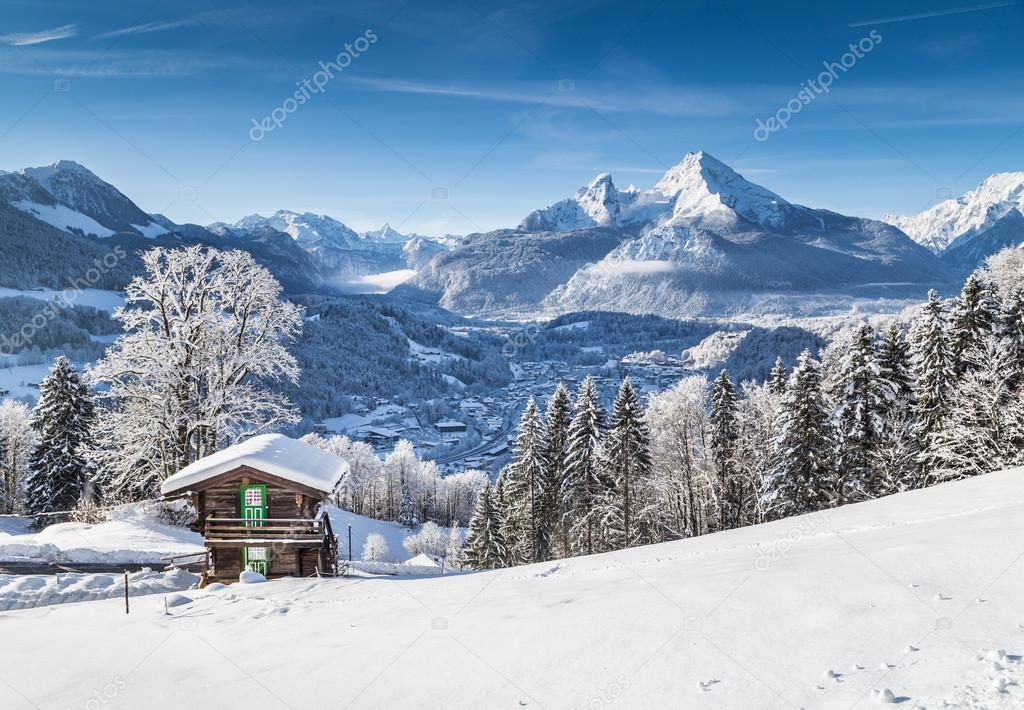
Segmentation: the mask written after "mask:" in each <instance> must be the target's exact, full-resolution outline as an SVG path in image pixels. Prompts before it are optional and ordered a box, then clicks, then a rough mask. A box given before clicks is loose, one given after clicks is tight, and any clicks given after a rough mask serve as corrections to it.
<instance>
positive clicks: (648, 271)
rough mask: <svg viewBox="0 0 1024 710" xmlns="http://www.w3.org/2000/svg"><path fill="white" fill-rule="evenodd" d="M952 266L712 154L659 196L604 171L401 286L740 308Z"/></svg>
mask: <svg viewBox="0 0 1024 710" xmlns="http://www.w3.org/2000/svg"><path fill="white" fill-rule="evenodd" d="M951 280H952V274H951V270H950V269H949V267H948V266H947V265H946V264H944V263H943V262H942V260H941V259H940V258H939V257H938V256H937V255H936V254H934V253H933V252H931V251H930V250H928V249H926V248H924V247H922V246H921V245H919V244H917V243H916V242H915V241H913V240H912V239H910V238H909V237H908V236H907V235H906V234H904V233H903V232H902V231H900V230H899V229H898V228H896V227H894V226H892V225H890V224H887V223H885V222H881V221H878V220H872V219H863V218H858V217H847V216H844V215H840V214H837V213H835V212H830V211H828V210H819V209H813V208H810V207H804V206H802V205H797V204H793V203H791V202H788V201H787V200H785V199H784V198H782V197H780V196H779V195H777V194H775V193H773V192H771V191H770V190H768V189H766V188H764V187H761V186H760V185H756V184H754V183H752V182H750V181H748V180H746V179H745V178H743V177H742V176H741V175H739V174H738V173H737V172H736V171H734V170H733V169H732V168H730V167H729V166H727V165H725V164H724V163H722V162H720V161H718V160H716V159H715V158H714V157H712V156H711V155H709V154H707V153H704V152H696V153H689V154H687V155H686V156H685V157H684V158H683V160H682V161H681V162H680V163H679V164H678V165H675V166H673V167H672V168H670V169H669V170H668V171H667V172H666V173H665V174H664V176H663V177H662V178H661V179H660V180H659V181H658V182H657V183H655V185H654V186H653V187H652V188H650V189H648V190H643V191H640V190H637V189H636V188H634V187H630V188H628V189H626V190H619V189H618V188H617V187H616V186H615V184H614V182H613V180H612V177H611V175H609V174H607V173H604V174H601V175H599V176H597V177H596V178H595V179H594V180H592V181H591V182H590V183H589V184H587V185H586V186H585V187H583V188H581V189H580V190H579V191H578V192H577V193H576V195H575V196H573V197H571V198H568V199H565V200H562V201H560V202H556V203H555V204H553V205H551V206H550V207H546V208H544V209H540V210H535V211H533V212H531V213H530V214H529V215H527V216H526V218H525V219H524V220H523V221H522V223H521V224H520V225H519V227H518V228H517V229H516V230H500V231H497V232H491V233H487V234H478V235H470V236H469V237H467V238H466V240H465V242H464V243H463V244H461V245H459V246H457V247H456V248H454V249H452V250H450V251H448V252H445V253H443V254H440V255H438V256H437V257H435V258H434V259H433V260H432V261H431V262H430V263H429V264H428V265H427V266H426V267H424V268H423V269H421V270H420V271H419V273H418V274H417V276H416V278H415V279H413V280H412V281H410V282H409V283H408V284H406V285H405V286H403V287H402V290H403V291H405V292H415V293H417V294H418V295H420V296H421V297H430V298H434V299H436V300H437V301H438V302H439V303H440V305H442V306H444V307H446V308H450V309H452V310H456V311H460V312H470V313H483V312H488V311H491V310H507V311H529V310H531V309H541V310H544V311H548V312H556V313H558V312H571V311H579V310H615V311H626V312H632V313H654V314H658V315H662V316H669V317H690V316H697V315H729V314H735V313H740V312H748V311H750V310H752V309H756V305H757V304H758V303H759V302H763V301H766V300H771V299H775V298H776V297H778V296H779V295H787V296H788V295H795V296H799V295H802V294H804V295H806V294H826V295H827V294H830V293H833V294H839V293H850V292H851V290H860V291H861V292H866V291H864V289H879V288H892V287H894V286H899V287H901V288H904V289H906V288H908V287H909V288H911V289H913V288H914V287H916V289H917V290H918V291H922V290H923V289H925V288H926V287H928V286H931V285H936V284H942V283H946V282H948V281H951Z"/></svg>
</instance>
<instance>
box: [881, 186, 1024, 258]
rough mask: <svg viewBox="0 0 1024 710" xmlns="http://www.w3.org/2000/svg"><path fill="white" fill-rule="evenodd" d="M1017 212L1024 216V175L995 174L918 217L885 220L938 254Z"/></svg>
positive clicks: (894, 215) (891, 217) (904, 216)
mask: <svg viewBox="0 0 1024 710" xmlns="http://www.w3.org/2000/svg"><path fill="white" fill-rule="evenodd" d="M1013 212H1024V172H1007V173H995V174H994V175H990V176H989V177H987V178H985V180H983V181H982V182H981V183H980V184H979V185H978V187H976V188H975V189H973V190H971V191H970V192H968V193H966V194H964V195H963V196H962V197H956V198H952V199H948V200H943V201H942V202H940V203H938V204H937V205H935V206H933V207H930V208H928V209H926V210H925V211H923V212H921V213H919V214H916V215H896V214H886V215H883V216H882V220H883V221H885V222H888V223H889V224H892V225H893V226H896V227H899V228H900V229H902V230H903V231H904V232H906V234H907V235H908V236H910V238H911V239H913V240H914V241H916V242H918V243H919V244H922V245H924V246H926V247H928V248H929V249H931V250H932V251H934V252H940V251H943V250H944V249H945V248H946V247H948V246H949V245H950V244H952V243H953V242H954V241H955V240H957V239H959V238H960V237H964V238H968V237H970V236H971V235H976V234H980V233H982V232H986V231H988V230H989V229H991V228H992V227H994V226H996V225H997V224H998V223H999V222H1000V221H1001V220H1003V219H1004V218H1006V217H1013V216H1015V215H1013V214H1011V213H1013Z"/></svg>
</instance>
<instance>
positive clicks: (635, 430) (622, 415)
mask: <svg viewBox="0 0 1024 710" xmlns="http://www.w3.org/2000/svg"><path fill="white" fill-rule="evenodd" d="M602 460H603V463H604V465H605V466H606V477H607V479H608V480H609V481H610V483H611V487H610V488H609V489H608V490H607V491H606V493H605V495H606V500H605V503H604V508H605V513H604V516H603V518H604V528H605V529H604V533H603V535H602V536H603V537H605V538H606V539H607V540H608V542H609V544H610V545H611V546H612V547H613V548H618V549H624V548H627V547H632V546H633V545H638V544H641V543H643V542H644V541H645V539H646V537H647V536H648V535H649V533H650V532H651V531H649V530H644V529H643V528H642V526H641V525H639V524H638V518H639V517H640V516H639V514H638V513H639V509H640V501H641V496H640V492H641V489H642V486H643V485H644V483H645V482H646V481H647V480H648V479H649V478H650V475H651V453H650V432H649V431H648V429H647V422H646V420H645V419H644V412H643V408H642V407H641V406H640V400H639V398H638V397H637V394H636V390H635V389H634V388H633V383H632V382H631V381H630V379H629V377H626V378H625V379H624V380H623V381H622V385H621V386H620V387H619V393H618V396H617V397H616V398H615V406H614V407H613V408H612V416H611V420H610V422H609V427H608V436H607V439H606V442H605V446H604V455H603V457H602Z"/></svg>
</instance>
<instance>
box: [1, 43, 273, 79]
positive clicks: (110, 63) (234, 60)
mask: <svg viewBox="0 0 1024 710" xmlns="http://www.w3.org/2000/svg"><path fill="white" fill-rule="evenodd" d="M238 69H245V70H249V71H257V70H258V71H263V72H270V71H272V70H273V67H271V66H268V65H267V64H265V63H263V62H254V61H250V60H246V59H243V58H240V57H234V56H227V55H216V54H208V55H183V54H181V53H180V52H164V51H150V50H146V51H135V52H107V53H105V54H104V55H103V57H102V58H101V59H97V57H96V52H94V51H93V52H87V51H84V50H81V51H79V50H56V49H45V48H40V49H39V50H37V51H36V52H34V53H33V55H32V56H27V55H26V53H24V52H18V51H15V50H13V49H0V74H22V75H29V76H61V77H86V78H98V79H102V78H125V79H131V78H147V77H153V78H158V77H173V76H189V75H193V74H199V73H205V72H211V71H219V70H232V71H236V70H238Z"/></svg>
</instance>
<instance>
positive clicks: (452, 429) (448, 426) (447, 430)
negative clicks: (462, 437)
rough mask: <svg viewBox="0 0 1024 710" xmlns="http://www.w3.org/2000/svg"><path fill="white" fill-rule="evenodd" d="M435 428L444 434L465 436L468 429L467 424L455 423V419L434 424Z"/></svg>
mask: <svg viewBox="0 0 1024 710" xmlns="http://www.w3.org/2000/svg"><path fill="white" fill-rule="evenodd" d="M434 428H435V429H437V430H438V431H439V432H441V433H442V434H464V433H465V432H466V429H467V428H468V427H467V426H466V424H465V422H459V421H455V420H454V419H442V420H441V421H439V422H437V423H435V424H434Z"/></svg>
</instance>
